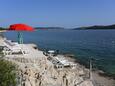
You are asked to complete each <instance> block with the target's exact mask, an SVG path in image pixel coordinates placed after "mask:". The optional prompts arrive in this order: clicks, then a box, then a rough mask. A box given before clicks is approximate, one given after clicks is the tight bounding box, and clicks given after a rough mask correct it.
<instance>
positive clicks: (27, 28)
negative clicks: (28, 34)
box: [8, 24, 34, 44]
mask: <svg viewBox="0 0 115 86" xmlns="http://www.w3.org/2000/svg"><path fill="white" fill-rule="evenodd" d="M8 30H12V31H18V43H19V44H22V43H23V37H22V33H21V31H34V28H32V27H31V26H28V25H26V24H12V25H10V27H9V29H8Z"/></svg>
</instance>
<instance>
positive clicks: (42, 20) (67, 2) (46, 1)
mask: <svg viewBox="0 0 115 86" xmlns="http://www.w3.org/2000/svg"><path fill="white" fill-rule="evenodd" d="M14 23H26V24H29V25H31V26H33V27H50V26H53V27H66V28H74V27H81V26H90V25H109V24H115V0H0V27H9V25H10V24H14Z"/></svg>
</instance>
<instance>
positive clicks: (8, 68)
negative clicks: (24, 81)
mask: <svg viewBox="0 0 115 86" xmlns="http://www.w3.org/2000/svg"><path fill="white" fill-rule="evenodd" d="M15 70H16V67H15V65H14V64H13V63H11V62H9V61H6V60H4V59H2V57H1V58H0V86H16V72H15Z"/></svg>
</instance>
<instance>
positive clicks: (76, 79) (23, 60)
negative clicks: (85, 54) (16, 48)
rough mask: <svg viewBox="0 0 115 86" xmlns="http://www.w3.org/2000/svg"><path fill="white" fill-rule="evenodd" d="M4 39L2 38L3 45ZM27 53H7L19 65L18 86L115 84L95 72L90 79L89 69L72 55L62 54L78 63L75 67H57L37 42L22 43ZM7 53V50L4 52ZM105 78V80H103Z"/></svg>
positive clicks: (10, 59)
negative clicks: (37, 46)
mask: <svg viewBox="0 0 115 86" xmlns="http://www.w3.org/2000/svg"><path fill="white" fill-rule="evenodd" d="M3 44H4V40H3V39H1V40H0V45H1V46H3ZM20 46H21V47H23V48H21V49H22V50H27V51H28V52H27V53H25V54H18V55H17V54H11V53H9V54H6V55H4V59H5V60H8V61H10V62H12V63H15V64H16V65H17V69H18V70H17V82H18V83H17V86H98V85H103V86H114V85H113V82H114V81H112V79H108V78H105V77H102V76H100V75H98V73H96V72H93V73H92V74H93V75H92V76H93V77H95V78H93V80H91V79H90V76H89V72H90V71H89V69H87V68H85V67H84V66H83V65H81V64H79V63H78V62H76V60H75V58H73V56H72V55H61V56H62V57H63V58H64V59H66V60H68V62H73V63H75V64H76V66H75V67H74V68H71V67H62V68H55V67H54V64H53V63H52V61H50V60H48V56H45V55H44V54H43V51H41V50H39V49H38V48H36V45H35V44H23V45H20ZM4 53H5V52H4ZM103 80H104V81H103Z"/></svg>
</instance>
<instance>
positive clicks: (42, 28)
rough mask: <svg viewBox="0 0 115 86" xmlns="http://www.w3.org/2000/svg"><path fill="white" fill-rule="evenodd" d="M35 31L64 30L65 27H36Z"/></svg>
mask: <svg viewBox="0 0 115 86" xmlns="http://www.w3.org/2000/svg"><path fill="white" fill-rule="evenodd" d="M35 29H41V30H44V29H46V30H47V29H59V30H60V29H64V28H63V27H35Z"/></svg>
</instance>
